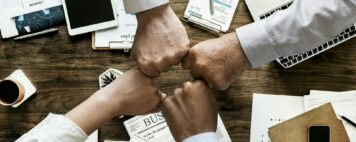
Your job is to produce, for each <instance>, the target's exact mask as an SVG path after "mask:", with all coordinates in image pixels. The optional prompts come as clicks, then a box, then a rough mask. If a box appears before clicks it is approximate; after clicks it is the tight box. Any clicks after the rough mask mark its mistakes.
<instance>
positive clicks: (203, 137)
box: [183, 132, 220, 142]
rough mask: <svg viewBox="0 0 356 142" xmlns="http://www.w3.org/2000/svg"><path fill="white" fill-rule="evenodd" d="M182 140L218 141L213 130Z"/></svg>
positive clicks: (198, 141) (185, 141)
mask: <svg viewBox="0 0 356 142" xmlns="http://www.w3.org/2000/svg"><path fill="white" fill-rule="evenodd" d="M183 142H220V141H219V137H218V135H217V134H216V133H215V132H206V133H200V134H197V135H194V136H191V137H189V138H186V139H185V140H183Z"/></svg>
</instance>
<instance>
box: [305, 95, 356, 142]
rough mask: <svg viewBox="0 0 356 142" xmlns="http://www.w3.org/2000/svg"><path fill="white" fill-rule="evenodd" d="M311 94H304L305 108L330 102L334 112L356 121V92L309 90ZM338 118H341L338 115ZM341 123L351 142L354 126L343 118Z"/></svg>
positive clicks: (354, 139)
mask: <svg viewBox="0 0 356 142" xmlns="http://www.w3.org/2000/svg"><path fill="white" fill-rule="evenodd" d="M311 93H313V95H309V96H304V105H305V110H306V111H307V110H311V109H313V108H316V107H318V106H321V105H323V104H326V103H328V102H331V104H332V105H333V108H334V110H335V113H336V114H338V115H343V116H346V117H347V118H349V119H351V120H352V121H353V122H356V92H355V91H346V92H332V91H313V92H312V91H311ZM338 118H339V119H340V120H342V119H341V118H340V117H339V116H338ZM343 124H344V126H345V129H346V131H347V134H348V136H349V138H350V140H351V142H356V128H355V127H354V126H352V125H350V124H349V123H347V122H345V121H344V120H343Z"/></svg>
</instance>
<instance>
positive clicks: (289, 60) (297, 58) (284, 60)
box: [277, 25, 356, 68]
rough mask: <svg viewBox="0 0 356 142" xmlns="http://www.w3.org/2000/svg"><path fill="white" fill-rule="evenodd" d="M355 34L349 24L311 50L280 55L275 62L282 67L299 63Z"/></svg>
mask: <svg viewBox="0 0 356 142" xmlns="http://www.w3.org/2000/svg"><path fill="white" fill-rule="evenodd" d="M354 36H356V30H355V26H354V25H353V26H351V27H349V28H347V29H346V30H345V31H343V32H342V33H341V34H339V35H337V36H336V37H335V38H334V39H332V40H330V41H328V42H326V43H324V44H322V45H320V46H317V47H315V48H313V49H311V50H308V51H306V52H304V53H301V54H298V55H293V56H286V57H280V58H279V59H277V62H279V63H280V64H281V65H282V66H283V67H285V68H289V67H291V66H293V65H296V64H297V63H300V62H302V61H304V60H306V59H308V58H310V57H312V56H315V55H317V54H319V53H321V52H323V51H325V50H327V49H330V48H332V47H334V46H336V45H337V44H340V43H342V42H344V41H346V40H348V39H351V38H352V37H354Z"/></svg>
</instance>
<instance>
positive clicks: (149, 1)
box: [124, 0, 169, 13]
mask: <svg viewBox="0 0 356 142" xmlns="http://www.w3.org/2000/svg"><path fill="white" fill-rule="evenodd" d="M168 2H169V0H124V5H125V11H126V13H137V12H141V11H145V10H148V9H151V8H154V7H157V6H160V5H163V4H167V3H168Z"/></svg>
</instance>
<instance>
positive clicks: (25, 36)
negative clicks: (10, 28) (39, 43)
mask: <svg viewBox="0 0 356 142" xmlns="http://www.w3.org/2000/svg"><path fill="white" fill-rule="evenodd" d="M56 31H58V29H57V28H51V29H47V30H43V31H40V32H37V33H32V34H28V35H24V36H19V37H16V38H14V40H21V39H26V38H30V37H34V36H38V35H43V34H47V33H51V32H56Z"/></svg>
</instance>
